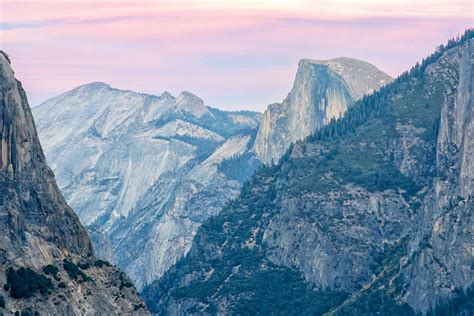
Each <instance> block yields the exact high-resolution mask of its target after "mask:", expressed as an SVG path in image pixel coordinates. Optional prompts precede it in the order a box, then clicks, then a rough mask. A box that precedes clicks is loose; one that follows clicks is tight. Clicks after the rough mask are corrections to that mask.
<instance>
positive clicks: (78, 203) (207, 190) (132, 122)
mask: <svg viewBox="0 0 474 316" xmlns="http://www.w3.org/2000/svg"><path fill="white" fill-rule="evenodd" d="M33 113H34V115H35V117H36V120H37V124H38V129H39V131H40V132H39V133H40V135H41V137H42V143H43V147H44V149H45V152H46V155H47V157H48V159H49V162H50V164H51V165H52V167H53V169H54V170H55V173H56V177H57V179H58V183H59V185H60V187H61V190H62V191H63V193H64V195H65V197H66V199H67V200H68V202H69V203H70V204H71V205H72V206H73V208H74V209H75V210H76V212H77V213H78V215H79V217H80V218H81V221H82V222H83V223H84V224H85V225H87V228H88V230H89V232H90V233H91V236H92V239H93V242H94V245H95V249H96V251H97V252H98V253H99V255H100V256H101V257H102V258H105V259H108V260H110V261H113V262H115V263H117V264H118V265H119V266H120V267H121V268H123V269H124V270H125V271H126V272H127V273H128V274H129V275H130V276H131V277H132V279H133V280H134V281H135V283H136V284H137V286H138V287H139V288H140V287H141V286H143V285H145V284H147V283H148V282H151V281H153V280H155V279H156V278H158V277H159V276H160V275H161V274H162V273H163V272H164V271H166V269H168V268H169V267H170V266H171V265H172V264H173V263H174V262H175V260H176V258H179V257H180V256H182V255H183V254H185V253H186V251H187V250H188V249H189V247H190V246H191V244H192V234H193V233H194V231H195V230H196V229H197V227H198V226H199V224H200V223H201V222H202V221H203V220H205V219H206V218H208V217H209V216H211V215H213V214H216V213H217V211H218V210H219V209H220V208H221V207H222V206H223V205H224V204H225V202H226V201H227V200H228V199H230V198H232V197H235V196H236V195H237V193H238V192H239V189H240V186H241V182H242V181H243V180H244V179H241V180H236V179H230V178H227V177H226V175H225V174H224V173H222V172H220V171H219V169H218V165H219V164H220V163H221V162H222V161H224V160H226V159H230V158H232V157H239V156H242V155H244V154H246V153H247V154H246V155H245V157H247V159H246V160H245V161H242V162H241V163H240V168H248V169H249V170H250V172H251V171H252V170H253V169H255V168H256V167H257V166H258V165H259V162H258V160H257V159H256V158H255V155H251V154H250V155H249V154H248V152H249V150H250V148H251V145H252V143H253V139H254V135H255V133H256V129H257V127H258V124H259V120H260V114H258V113H255V112H249V111H240V112H239V111H237V112H226V111H221V110H218V109H215V108H210V107H207V106H205V104H204V102H203V100H202V99H200V98H199V97H197V96H195V95H193V94H192V93H190V92H182V93H181V94H180V95H179V96H177V97H174V96H172V95H171V94H170V93H167V92H165V93H163V94H162V95H161V96H154V95H149V94H143V93H136V92H132V91H127V90H119V89H114V88H112V87H110V86H109V85H107V84H104V83H91V84H86V85H83V86H80V87H77V88H75V89H73V90H71V91H69V92H66V93H64V94H61V95H59V96H58V97H56V98H53V99H50V100H48V101H46V102H45V103H43V104H41V105H40V106H38V107H36V108H34V109H33ZM238 168H239V166H238ZM199 195H206V201H203V202H202V205H201V206H202V208H199V207H197V206H196V205H197V204H196V203H195V202H193V204H191V201H193V200H194V199H196V197H197V196H199ZM191 209H192V210H193V214H192V215H187V214H188V213H189V212H191ZM137 214H141V215H140V216H138V215H137ZM137 243H138V244H140V245H141V247H140V248H137V247H136V245H137ZM157 245H158V246H157Z"/></svg>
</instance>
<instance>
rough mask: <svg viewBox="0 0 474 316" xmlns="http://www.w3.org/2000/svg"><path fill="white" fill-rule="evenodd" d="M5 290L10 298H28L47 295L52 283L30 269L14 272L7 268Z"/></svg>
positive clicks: (20, 269)
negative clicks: (38, 294) (8, 292)
mask: <svg viewBox="0 0 474 316" xmlns="http://www.w3.org/2000/svg"><path fill="white" fill-rule="evenodd" d="M6 274H7V283H6V285H5V289H7V290H9V291H10V296H11V297H13V298H15V299H20V298H29V297H32V296H33V295H35V294H36V293H41V294H49V293H50V291H51V290H52V289H53V283H52V282H51V280H50V279H48V278H47V277H45V276H43V275H41V274H38V273H36V272H35V271H33V270H31V269H30V268H19V269H18V270H14V269H13V268H11V267H10V268H8V270H7V272H6Z"/></svg>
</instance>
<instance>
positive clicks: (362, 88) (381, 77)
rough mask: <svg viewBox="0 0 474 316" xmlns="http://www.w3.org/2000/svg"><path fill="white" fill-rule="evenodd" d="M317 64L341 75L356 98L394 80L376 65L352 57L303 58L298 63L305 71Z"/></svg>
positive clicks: (299, 67)
mask: <svg viewBox="0 0 474 316" xmlns="http://www.w3.org/2000/svg"><path fill="white" fill-rule="evenodd" d="M317 65H322V66H326V67H328V69H329V70H330V71H332V72H333V73H335V74H336V75H338V76H340V77H341V78H342V79H343V80H344V81H345V83H346V84H347V86H348V87H349V89H350V90H351V93H352V96H353V97H354V99H355V100H358V99H360V98H362V97H363V96H364V95H365V94H367V93H371V92H373V91H374V90H376V89H374V87H381V86H383V85H385V84H387V83H389V82H391V81H392V80H393V78H392V77H390V76H389V75H388V74H386V73H385V72H383V71H381V70H380V69H378V68H377V67H376V66H374V65H372V64H370V63H368V62H366V61H363V60H360V59H356V58H351V57H336V58H332V59H326V60H319V59H309V58H303V59H301V60H300V62H299V63H298V69H300V70H303V71H304V69H305V68H308V67H311V66H317Z"/></svg>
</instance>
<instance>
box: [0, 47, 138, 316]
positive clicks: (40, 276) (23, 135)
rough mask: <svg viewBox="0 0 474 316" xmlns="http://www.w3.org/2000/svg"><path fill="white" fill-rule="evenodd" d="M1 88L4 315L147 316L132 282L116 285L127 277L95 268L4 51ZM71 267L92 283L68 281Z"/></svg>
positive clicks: (86, 239)
mask: <svg viewBox="0 0 474 316" xmlns="http://www.w3.org/2000/svg"><path fill="white" fill-rule="evenodd" d="M0 89H1V90H0V139H1V145H0V147H1V158H0V166H1V171H0V192H1V194H0V228H1V231H2V235H1V237H0V283H1V284H7V285H6V286H5V287H3V288H2V289H0V296H2V298H3V299H4V300H5V304H2V305H5V306H0V312H1V313H4V312H6V313H10V312H11V313H13V312H15V311H20V312H21V311H30V312H35V311H37V312H40V313H41V314H87V315H97V314H104V313H105V314H123V313H132V312H135V313H137V314H147V312H146V310H145V309H144V308H143V304H142V303H141V300H140V298H139V296H138V294H137V293H136V291H135V289H134V288H133V286H131V284H130V286H128V287H127V288H126V289H123V290H122V289H119V285H117V284H115V283H116V282H117V281H116V279H117V280H119V279H120V280H123V281H124V282H128V279H127V278H126V276H125V275H123V274H122V273H121V272H120V271H119V270H117V269H116V268H114V267H108V266H103V267H98V266H94V265H93V263H94V262H95V257H94V252H93V250H92V245H91V242H90V240H89V237H88V236H87V233H86V231H85V229H84V228H83V227H82V225H81V224H80V222H79V219H78V218H77V216H76V215H75V214H74V212H73V211H72V209H71V208H70V207H69V206H68V205H67V204H66V201H65V200H64V198H63V196H62V195H61V193H60V191H59V189H58V187H57V185H56V182H55V179H54V175H53V172H52V171H51V170H50V168H49V167H48V166H47V164H46V160H45V157H44V154H43V151H42V149H41V145H40V142H39V140H38V136H37V133H36V128H35V124H34V121H33V116H32V115H31V112H30V108H29V106H28V102H27V98H26V94H25V91H24V90H23V88H22V86H21V83H20V82H19V81H18V80H16V79H15V77H14V73H13V70H12V69H11V66H10V60H9V59H8V57H7V55H6V54H5V53H3V52H1V51H0ZM64 260H66V261H64ZM66 262H69V263H70V266H68V267H72V266H74V267H77V266H76V265H75V264H76V263H78V262H81V263H83V264H84V265H83V269H81V270H80V271H81V273H82V274H83V275H84V276H87V277H88V278H87V280H88V281H86V282H84V283H79V282H78V281H79V280H78V279H74V278H73V277H71V276H70V275H69V274H68V273H67V272H66V270H65V268H64V264H65V263H66ZM47 265H51V267H53V268H52V269H54V270H55V269H57V271H56V272H55V278H52V277H51V276H50V277H47V276H45V275H44V272H43V270H42V269H43V268H44V267H45V266H47ZM86 265H89V266H88V267H86ZM20 268H30V269H31V270H20V271H31V272H28V273H29V274H28V273H27V274H26V275H28V276H29V277H23V278H22V277H21V276H20V274H21V273H20V274H18V275H19V276H18V277H17V278H15V277H14V275H15V273H16V271H17V270H18V269H20ZM82 274H81V275H82ZM22 276H24V275H22ZM38 280H42V281H43V283H41V285H39V283H35V282H39V281H38ZM60 282H62V284H63V285H64V287H63V285H61V286H60V285H59V283H60ZM31 284H35V286H37V288H35V286H32V285H31ZM43 290H45V291H43ZM38 291H39V292H40V293H37V292H38Z"/></svg>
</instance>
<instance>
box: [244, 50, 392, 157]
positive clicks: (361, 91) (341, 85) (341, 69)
mask: <svg viewBox="0 0 474 316" xmlns="http://www.w3.org/2000/svg"><path fill="white" fill-rule="evenodd" d="M391 81H392V78H390V76H388V75H387V74H385V73H384V72H382V71H380V70H379V69H377V68H376V67H375V66H373V65H371V64H369V63H367V62H364V61H361V60H357V59H352V58H346V57H341V58H335V59H329V60H311V59H302V60H301V61H300V62H299V64H298V71H297V73H296V78H295V81H294V84H293V89H292V90H291V92H290V93H289V94H288V96H287V97H286V99H285V100H283V102H282V103H274V104H271V105H269V106H268V109H267V110H266V111H265V113H264V114H263V119H262V123H261V124H260V128H259V130H258V135H257V139H256V141H255V145H254V147H253V149H254V151H255V153H256V154H257V156H258V157H259V158H260V159H261V160H262V161H263V162H265V163H267V164H268V163H271V162H272V161H273V162H274V163H277V162H278V159H280V157H281V156H282V155H283V154H284V153H285V151H286V150H287V149H288V147H289V146H290V144H291V143H293V142H296V141H298V140H302V139H304V138H305V137H307V136H309V135H311V134H312V133H314V132H315V131H316V130H318V129H319V128H321V127H322V126H324V125H326V124H328V123H329V122H330V121H331V120H332V119H338V118H340V117H341V116H342V115H344V113H345V112H346V111H347V109H348V108H349V107H350V106H351V105H352V104H354V102H355V101H357V100H360V99H361V98H362V97H363V96H364V95H366V94H370V93H372V92H374V91H376V90H378V89H380V87H382V86H384V85H385V84H387V83H389V82H391Z"/></svg>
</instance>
